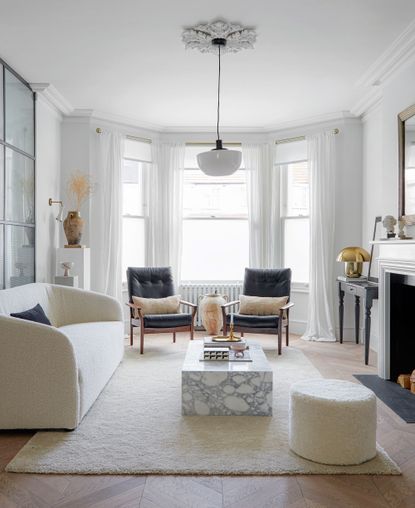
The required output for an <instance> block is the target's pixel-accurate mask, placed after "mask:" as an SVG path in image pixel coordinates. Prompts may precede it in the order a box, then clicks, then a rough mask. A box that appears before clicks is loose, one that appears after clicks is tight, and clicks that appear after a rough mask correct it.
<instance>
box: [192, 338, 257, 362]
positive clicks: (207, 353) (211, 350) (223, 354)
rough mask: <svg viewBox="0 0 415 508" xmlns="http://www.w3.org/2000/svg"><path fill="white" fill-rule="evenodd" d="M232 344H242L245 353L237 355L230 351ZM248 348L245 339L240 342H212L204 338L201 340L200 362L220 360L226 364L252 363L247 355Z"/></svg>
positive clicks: (210, 339)
mask: <svg viewBox="0 0 415 508" xmlns="http://www.w3.org/2000/svg"><path fill="white" fill-rule="evenodd" d="M233 344H238V345H239V344H243V345H244V346H245V351H243V353H239V354H238V353H237V352H236V351H233V350H232V349H231V346H232V345H233ZM248 349H249V346H248V344H247V343H246V340H245V339H241V340H240V341H235V340H232V341H231V340H228V341H220V342H217V341H214V340H213V337H205V338H204V339H203V353H202V355H201V357H200V360H201V361H206V360H215V361H217V360H222V361H228V362H252V359H251V355H250V354H249V351H248Z"/></svg>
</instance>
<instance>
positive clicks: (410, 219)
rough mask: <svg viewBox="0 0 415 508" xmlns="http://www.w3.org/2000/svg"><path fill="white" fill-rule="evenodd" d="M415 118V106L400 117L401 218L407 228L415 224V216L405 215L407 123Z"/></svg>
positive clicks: (404, 111)
mask: <svg viewBox="0 0 415 508" xmlns="http://www.w3.org/2000/svg"><path fill="white" fill-rule="evenodd" d="M413 116H415V104H413V105H412V106H409V108H406V109H404V110H403V111H401V113H399V115H398V139H399V217H401V218H402V220H403V221H404V222H405V224H406V225H407V226H410V225H413V224H415V214H413V215H406V213H405V122H406V120H409V118H411V117H413Z"/></svg>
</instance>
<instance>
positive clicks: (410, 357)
mask: <svg viewBox="0 0 415 508" xmlns="http://www.w3.org/2000/svg"><path fill="white" fill-rule="evenodd" d="M389 301H390V379H391V381H396V380H397V379H398V376H399V375H400V374H410V373H411V372H412V371H413V370H414V369H415V276H413V275H400V274H396V273H391V274H390V300H389Z"/></svg>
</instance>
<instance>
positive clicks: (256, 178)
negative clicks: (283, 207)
mask: <svg viewBox="0 0 415 508" xmlns="http://www.w3.org/2000/svg"><path fill="white" fill-rule="evenodd" d="M242 153H243V159H244V163H245V172H246V186H247V193H248V223H249V266H250V267H251V268H275V267H276V266H279V255H278V254H279V250H278V245H277V241H278V237H279V234H278V229H279V178H278V170H277V168H274V167H273V157H272V149H271V146H270V145H269V143H260V144H251V143H246V144H245V143H244V144H243V145H242Z"/></svg>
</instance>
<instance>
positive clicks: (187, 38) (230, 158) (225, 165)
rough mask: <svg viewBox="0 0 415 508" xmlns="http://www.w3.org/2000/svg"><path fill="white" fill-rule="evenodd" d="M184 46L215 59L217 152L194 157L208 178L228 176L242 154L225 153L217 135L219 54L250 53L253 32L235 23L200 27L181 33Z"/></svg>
mask: <svg viewBox="0 0 415 508" xmlns="http://www.w3.org/2000/svg"><path fill="white" fill-rule="evenodd" d="M182 40H183V43H184V45H185V47H186V49H187V48H192V49H198V50H199V51H200V52H201V53H214V54H215V55H218V87H217V96H218V101H217V112H216V133H217V139H216V148H214V149H213V150H210V151H209V152H202V153H199V154H198V155H197V163H198V165H199V167H200V169H201V170H202V171H203V172H204V173H205V174H206V175H209V176H225V175H231V174H232V173H234V172H235V171H236V170H237V169H239V167H240V165H241V160H242V153H241V152H240V151H239V150H228V149H226V148H224V147H223V144H222V140H221V139H220V133H219V118H220V73H221V54H224V53H237V52H238V51H241V50H242V49H253V47H254V42H255V40H256V33H255V31H254V30H253V29H252V28H245V27H243V26H241V25H237V24H235V23H228V22H226V21H215V22H212V23H207V24H205V25H203V24H200V25H196V26H194V27H192V28H187V29H185V30H184V31H183V35H182Z"/></svg>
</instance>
